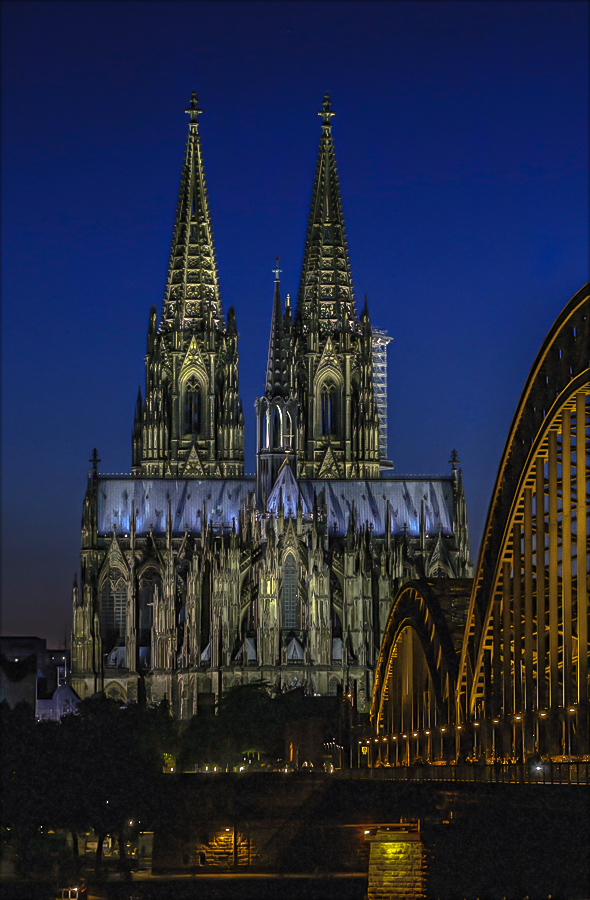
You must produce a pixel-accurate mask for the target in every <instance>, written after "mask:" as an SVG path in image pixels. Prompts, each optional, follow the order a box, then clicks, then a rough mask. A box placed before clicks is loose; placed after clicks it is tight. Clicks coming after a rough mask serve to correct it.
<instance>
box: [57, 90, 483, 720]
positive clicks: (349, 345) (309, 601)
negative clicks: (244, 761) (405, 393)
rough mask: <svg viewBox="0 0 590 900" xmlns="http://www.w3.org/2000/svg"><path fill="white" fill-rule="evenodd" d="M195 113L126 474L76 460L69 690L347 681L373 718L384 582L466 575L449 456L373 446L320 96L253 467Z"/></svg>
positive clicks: (277, 298) (196, 704) (174, 698)
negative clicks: (80, 479)
mask: <svg viewBox="0 0 590 900" xmlns="http://www.w3.org/2000/svg"><path fill="white" fill-rule="evenodd" d="M187 113H188V115H189V120H190V121H189V133H188V139H187V145H186V151H185V156H184V164H183V168H182V177H181V184H180V190H179V196H178V203H177V208H176V217H175V223H174V230H173V238H172V249H171V255H170V264H169V269H168V277H167V283H166V290H165V296H164V302H163V307H162V310H161V314H160V316H159V317H158V312H157V310H156V308H155V307H152V310H151V313H150V320H149V328H148V335H147V353H146V381H145V392H144V396H143V397H142V395H141V391H140V394H139V396H138V398H137V404H136V409H135V419H134V425H133V442H132V443H133V447H132V467H131V473H130V475H129V476H128V477H120V476H117V477H114V476H107V475H102V474H100V473H99V471H98V462H99V460H98V459H97V457H96V453H95V455H94V459H93V464H92V468H91V470H90V472H89V476H88V487H87V491H86V496H85V499H84V508H83V517H82V550H81V580H80V583H78V580H77V579H76V581H75V583H74V591H73V633H72V686H73V687H74V689H75V690H76V692H77V693H78V695H79V696H80V697H87V696H91V695H92V694H94V693H96V692H97V691H105V692H106V694H107V696H111V697H113V698H117V699H121V700H124V701H134V700H138V699H142V698H145V699H146V700H147V702H151V703H157V702H159V701H160V700H162V699H163V698H164V697H167V699H168V700H169V702H170V703H171V705H172V708H173V710H174V712H175V714H176V715H177V716H178V717H180V718H183V719H186V718H190V717H191V716H192V715H195V714H198V713H199V710H200V709H201V710H202V709H203V708H204V707H206V706H210V705H211V704H213V703H214V702H215V700H216V699H217V698H218V697H219V696H220V695H221V694H222V693H223V692H224V691H226V690H227V689H228V688H230V687H231V686H233V685H238V684H245V683H248V682H253V681H256V682H261V681H263V682H266V683H267V684H269V685H270V686H271V687H272V688H273V689H276V690H283V691H284V690H290V689H293V688H295V687H301V686H302V687H304V688H305V689H306V691H308V692H309V693H310V694H315V695H322V696H325V695H334V694H337V693H338V692H339V691H344V692H346V693H350V694H351V695H352V696H353V697H354V698H355V703H356V705H357V708H358V710H359V711H360V712H366V711H368V708H369V705H370V699H371V691H372V685H373V673H374V669H375V664H376V662H377V657H378V653H379V647H380V645H381V639H382V634H383V629H384V627H385V624H386V622H387V618H388V615H389V611H390V607H391V598H392V596H393V594H394V592H395V590H396V588H397V587H398V586H399V585H400V584H401V583H402V582H404V581H405V580H407V579H409V578H416V577H420V576H425V577H435V576H439V575H444V576H447V577H465V576H468V575H470V574H471V565H470V562H469V539H468V531H467V516H466V509H465V497H464V492H463V485H462V479H461V472H460V470H458V469H457V461H456V455H455V454H453V458H452V460H451V471H450V473H449V474H448V475H446V476H432V477H420V478H415V477H403V476H393V475H392V472H391V464H389V463H388V462H387V460H386V459H385V453H386V446H385V444H384V441H383V432H384V425H385V423H384V421H383V405H382V404H381V405H380V404H379V403H378V402H377V397H376V391H377V388H376V384H378V383H379V379H376V377H375V373H374V369H373V352H374V347H375V340H376V339H378V340H380V341H381V344H383V340H384V333H383V332H377V331H376V330H374V329H372V327H371V322H370V319H369V311H368V307H367V303H366V302H365V306H364V309H363V311H362V313H361V315H360V316H359V315H358V314H357V310H356V306H355V302H354V299H353V284H352V276H351V270H350V263H349V256H348V248H347V243H346V236H345V230H344V219H343V215H342V207H341V199H340V187H339V182H338V176H337V170H336V160H335V154H334V145H333V137H332V124H331V119H332V116H333V115H334V113H333V111H332V110H331V107H330V102H329V98H328V97H327V95H326V97H325V98H324V103H323V106H322V110H321V111H320V116H321V119H322V125H321V137H320V145H319V151H318V157H317V165H316V170H315V179H314V183H313V188H312V200H311V210H310V215H309V222H308V227H307V235H306V241H305V249H304V257H303V264H302V272H301V282H300V287H299V294H298V299H297V305H296V308H295V309H294V310H292V309H291V305H290V301H289V297H288V296H287V299H286V302H285V304H283V302H282V299H281V293H280V282H279V270H278V267H277V271H276V274H275V283H274V298H273V302H272V311H271V310H270V309H269V313H271V315H270V319H271V329H270V340H269V351H268V361H267V367H266V379H265V384H264V394H263V395H262V396H261V397H260V398H259V399H258V400H257V401H256V463H257V471H256V476H248V475H245V474H244V416H243V412H242V406H241V401H240V397H239V383H238V330H237V325H236V317H235V312H234V309H233V307H230V308H229V309H228V312H227V315H226V316H225V315H224V313H223V310H222V305H221V300H220V293H219V283H218V272H217V266H216V261H215V254H214V249H213V239H212V228H211V219H210V212H209V203H208V197H207V192H206V188H205V177H204V168H203V160H202V152H201V140H200V135H199V129H198V114H199V113H200V110H199V109H198V106H197V100H196V98H195V95H194V94H193V97H192V98H191V103H190V106H189V109H188V110H187ZM269 306H270V304H269ZM376 335H377V336H379V335H380V338H379V337H377V338H376ZM385 340H387V339H386V338H385ZM380 413H381V421H380Z"/></svg>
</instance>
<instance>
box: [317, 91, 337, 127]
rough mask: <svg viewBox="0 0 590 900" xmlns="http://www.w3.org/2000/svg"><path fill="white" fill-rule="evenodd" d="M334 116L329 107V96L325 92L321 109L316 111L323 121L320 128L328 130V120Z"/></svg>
mask: <svg viewBox="0 0 590 900" xmlns="http://www.w3.org/2000/svg"><path fill="white" fill-rule="evenodd" d="M335 115H336V113H335V112H332V109H331V107H330V95H329V94H328V92H327V91H326V93H325V94H324V102H323V103H322V109H320V110H319V111H318V116H322V117H323V119H324V121H323V125H322V127H323V128H329V127H330V119H331V118H332V116H335Z"/></svg>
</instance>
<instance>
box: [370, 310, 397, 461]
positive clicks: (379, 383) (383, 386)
mask: <svg viewBox="0 0 590 900" xmlns="http://www.w3.org/2000/svg"><path fill="white" fill-rule="evenodd" d="M371 338H372V344H373V395H374V397H375V403H376V405H377V414H378V416H379V465H380V467H381V468H382V469H391V468H393V463H392V462H391V460H389V459H388V458H387V345H388V344H389V343H391V341H392V340H393V338H392V337H390V336H389V335H388V334H387V332H386V331H383V330H382V329H381V328H373V329H372V334H371Z"/></svg>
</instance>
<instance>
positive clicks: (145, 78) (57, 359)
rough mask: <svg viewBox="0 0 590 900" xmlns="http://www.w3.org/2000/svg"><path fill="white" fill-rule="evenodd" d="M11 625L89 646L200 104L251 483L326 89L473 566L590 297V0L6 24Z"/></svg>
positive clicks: (247, 7) (113, 15) (107, 13)
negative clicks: (91, 591)
mask: <svg viewBox="0 0 590 900" xmlns="http://www.w3.org/2000/svg"><path fill="white" fill-rule="evenodd" d="M2 45H3V46H2V201H3V206H2V256H3V264H2V299H3V356H2V364H3V380H2V388H3V398H2V413H3V430H2V439H3V449H2V476H3V482H2V506H3V534H2V538H3V551H4V555H3V565H2V577H3V616H2V630H3V633H4V634H37V635H39V636H42V637H46V638H48V640H49V642H50V644H53V645H55V644H57V643H58V642H59V641H60V640H62V639H63V635H64V633H65V632H66V631H67V632H69V630H70V623H71V611H70V592H71V583H72V578H73V573H74V571H76V570H77V569H78V552H79V544H80V516H81V509H82V499H83V495H84V490H85V486H86V473H87V470H88V463H87V460H88V458H89V456H90V454H91V451H92V448H93V447H94V446H96V447H98V450H99V456H100V458H101V459H102V463H101V469H102V471H104V472H123V471H129V467H130V464H131V428H132V423H133V411H134V404H135V398H136V395H137V388H138V385H139V384H140V383H141V384H142V385H143V378H144V370H143V357H144V353H145V338H146V329H147V323H148V313H149V309H150V306H151V305H152V303H156V304H157V306H158V309H160V306H161V301H162V295H163V289H164V282H165V276H166V267H167V260H168V253H169V246H170V238H171V233H172V223H173V217H174V209H175V205H176V194H177V189H178V183H179V177H180V169H181V164H182V156H183V152H184V144H185V139H186V132H187V117H186V116H185V115H184V109H185V107H186V106H187V102H188V99H189V97H190V93H191V91H192V90H196V92H197V95H198V97H199V99H200V105H201V106H202V108H203V110H204V112H203V115H202V116H201V117H200V120H199V121H200V131H201V135H202V141H203V153H204V160H205V169H206V173H207V181H208V186H209V198H210V206H211V213H212V219H213V230H214V236H215V241H216V248H217V261H218V266H219V273H220V282H221V291H222V298H223V302H224V307H225V310H226V311H227V308H228V307H229V306H230V305H232V304H233V305H234V306H235V308H236V316H237V323H238V329H239V332H240V355H241V366H240V389H241V395H242V398H243V401H244V411H245V416H246V429H247V431H246V460H247V462H246V468H247V471H250V472H253V471H254V468H255V462H254V410H253V402H254V399H255V397H256V396H258V394H259V393H261V392H262V389H263V384H264V360H265V356H266V351H267V346H268V331H269V324H270V314H271V302H272V291H273V276H272V271H271V270H272V267H273V263H274V258H275V256H276V255H277V254H278V255H279V256H280V258H281V269H282V270H283V274H282V289H283V295H284V294H285V293H286V292H287V291H289V292H290V293H291V295H292V297H293V298H294V297H295V296H296V293H297V288H298V283H299V270H300V264H301V256H302V250H303V241H304V236H305V228H306V221H307V214H308V208H309V201H310V195H311V186H312V179H313V171H314V167H315V159H316V152H317V145H318V142H319V136H320V120H319V118H318V116H317V115H316V112H317V110H318V109H319V108H320V104H321V100H322V96H323V93H324V91H326V90H329V91H330V92H331V97H332V103H333V108H334V109H335V111H336V117H335V119H334V120H333V132H334V140H335V146H336V154H337V159H338V164H339V173H340V180H341V188H342V199H343V208H344V215H345V218H346V222H347V230H348V239H349V248H350V256H351V263H352V271H353V277H354V282H355V290H356V292H357V297H358V298H359V300H360V299H361V298H362V297H363V296H364V294H367V296H368V300H369V308H370V313H371V319H372V322H373V324H374V325H377V326H379V327H382V328H385V329H387V330H388V331H389V333H390V334H391V335H392V336H393V337H394V342H393V344H391V345H390V349H389V435H390V439H389V455H390V457H391V458H392V459H393V461H394V464H395V471H396V473H398V474H403V473H406V474H418V473H438V472H446V471H448V470H449V465H448V462H447V461H448V459H449V455H450V451H451V449H452V448H453V447H456V448H457V450H458V452H459V456H460V459H461V464H462V467H463V470H464V479H465V487H466V493H467V505H468V513H469V518H470V523H471V546H472V556H473V558H474V560H475V559H476V557H477V551H478V547H479V540H480V536H481V531H482V527H483V522H484V519H485V515H486V511H487V505H488V502H489V497H490V493H491V489H492V485H493V482H494V478H495V474H496V469H497V466H498V462H499V459H500V455H501V452H502V448H503V445H504V441H505V438H506V434H507V431H508V427H509V425H510V421H511V418H512V415H513V412H514V409H515V406H516V403H517V400H518V397H519V394H520V391H521V388H522V386H523V384H524V381H525V378H526V376H527V374H528V371H529V368H530V366H531V363H532V361H533V359H534V357H535V355H536V353H537V350H538V348H539V346H540V344H541V342H542V340H543V338H544V336H545V334H546V333H547V331H548V330H549V328H550V326H551V324H552V323H553V321H554V319H555V317H556V316H557V314H558V313H559V312H560V310H561V309H562V307H563V306H564V305H565V303H566V302H567V301H568V300H569V299H570V297H571V296H572V295H573V294H574V293H575V292H576V291H577V290H578V289H579V288H580V287H581V286H582V284H583V283H584V282H585V281H586V280H587V278H588V6H587V4H586V3H582V2H573V3H570V2H555V3H553V2H526V0H520V2H516V3H510V2H499V3H495V2H494V3H488V2H459V3H445V2H440V0H436V2H432V3H431V2H424V3H420V2H411V3H403V2H400V3H386V2H377V3H372V2H363V3H356V2H345V3H341V2H327V3H322V2H320V3H315V2H295V3H292V2H291V3H290V2H276V3H275V2H262V3H249V2H238V3H232V2H224V3H218V2H213V3H209V2H193V3H175V2H167V3H161V2H151V3H142V2H131V3H117V2H110V3H103V2H98V3H93V2H84V3H73V2H66V3H53V2H42V3H34V2H9V3H4V4H3V7H2Z"/></svg>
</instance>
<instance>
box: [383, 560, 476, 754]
mask: <svg viewBox="0 0 590 900" xmlns="http://www.w3.org/2000/svg"><path fill="white" fill-rule="evenodd" d="M471 585H472V579H471V578H436V579H428V580H425V579H421V580H415V581H408V582H406V583H405V584H404V585H402V587H400V588H399V590H398V591H397V593H396V595H395V597H394V600H393V605H392V609H391V613H390V615H389V619H388V622H387V626H386V628H385V632H384V635H383V643H382V645H381V650H380V653H379V660H378V663H377V668H376V671H375V686H374V690H373V698H372V705H371V719H372V721H373V725H374V730H375V731H376V735H377V737H376V739H375V740H376V743H377V746H376V747H374V748H371V749H372V751H373V752H372V753H371V754H370V757H371V759H370V761H371V764H379V763H380V764H381V765H396V764H397V765H399V764H406V765H409V764H411V763H413V762H416V761H417V760H423V761H427V760H432V759H442V758H444V757H445V755H446V752H447V749H448V743H449V739H450V738H452V736H453V731H454V726H455V693H456V686H457V675H458V671H459V652H460V648H461V640H462V637H463V632H464V628H465V619H466V614H467V608H468V604H469V595H470V591H471Z"/></svg>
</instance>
